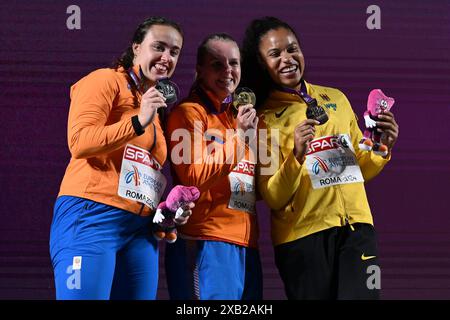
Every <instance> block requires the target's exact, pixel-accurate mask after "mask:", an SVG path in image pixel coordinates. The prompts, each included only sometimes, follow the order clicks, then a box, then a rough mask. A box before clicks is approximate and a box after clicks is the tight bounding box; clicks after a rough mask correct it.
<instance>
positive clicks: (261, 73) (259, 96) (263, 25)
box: [241, 17, 297, 108]
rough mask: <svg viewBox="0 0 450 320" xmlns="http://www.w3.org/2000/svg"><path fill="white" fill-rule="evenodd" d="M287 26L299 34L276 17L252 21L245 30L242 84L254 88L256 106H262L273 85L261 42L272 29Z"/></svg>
mask: <svg viewBox="0 0 450 320" xmlns="http://www.w3.org/2000/svg"><path fill="white" fill-rule="evenodd" d="M279 28H285V29H287V30H289V31H291V32H292V33H293V34H294V35H295V36H296V37H297V34H296V33H295V31H294V30H293V29H292V28H291V26H289V25H288V24H287V23H286V22H283V21H281V20H279V19H278V18H275V17H263V18H260V19H255V20H253V21H252V22H250V25H249V26H248V27H247V29H246V30H245V35H244V40H243V42H242V48H241V54H242V79H241V85H242V86H243V87H248V88H250V89H252V90H253V91H254V92H255V94H256V108H258V107H260V106H261V105H262V104H263V103H264V101H265V100H266V99H267V97H268V96H269V91H270V89H271V88H272V86H273V84H274V83H273V80H272V79H271V77H270V75H269V73H268V72H267V70H265V69H264V68H263V67H262V65H261V55H260V53H259V44H260V42H261V38H262V37H263V36H264V35H265V34H267V33H268V32H269V31H270V30H276V29H279Z"/></svg>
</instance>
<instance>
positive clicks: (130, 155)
mask: <svg viewBox="0 0 450 320" xmlns="http://www.w3.org/2000/svg"><path fill="white" fill-rule="evenodd" d="M124 158H125V159H127V160H131V161H135V162H137V163H140V164H143V165H145V166H147V167H150V168H153V169H155V170H159V169H160V165H159V163H158V162H156V161H155V160H154V159H153V157H152V155H151V154H150V152H148V151H147V150H144V149H140V148H136V147H133V146H130V145H127V147H126V149H125V157H124ZM133 167H134V166H133Z"/></svg>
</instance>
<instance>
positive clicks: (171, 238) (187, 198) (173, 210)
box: [153, 185, 200, 243]
mask: <svg viewBox="0 0 450 320" xmlns="http://www.w3.org/2000/svg"><path fill="white" fill-rule="evenodd" d="M199 197H200V191H199V190H198V189H197V188H196V187H186V186H181V185H178V186H175V187H174V188H173V189H172V190H171V191H170V192H169V195H168V196H167V199H166V201H163V202H161V203H160V204H159V205H158V208H157V209H156V212H155V216H154V217H153V222H154V223H155V224H156V225H155V230H154V232H153V236H154V237H155V238H156V239H157V240H158V241H159V240H162V239H165V240H166V241H167V242H169V243H174V242H175V241H177V228H176V223H175V219H178V218H179V217H181V216H183V213H184V211H185V210H186V207H185V206H186V205H188V204H189V203H191V202H194V201H196V200H197V199H198V198H199Z"/></svg>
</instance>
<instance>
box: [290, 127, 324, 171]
mask: <svg viewBox="0 0 450 320" xmlns="http://www.w3.org/2000/svg"><path fill="white" fill-rule="evenodd" d="M318 124H320V122H319V121H317V120H313V119H306V120H304V121H302V122H300V123H299V124H298V125H297V126H296V127H295V129H294V150H293V151H294V155H295V157H296V158H297V160H298V162H299V163H300V164H303V162H304V161H305V154H306V152H307V151H308V143H309V142H311V141H312V140H313V139H314V137H315V134H316V128H315V127H314V126H315V125H318Z"/></svg>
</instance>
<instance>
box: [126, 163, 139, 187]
mask: <svg viewBox="0 0 450 320" xmlns="http://www.w3.org/2000/svg"><path fill="white" fill-rule="evenodd" d="M140 176H141V174H140V173H139V170H138V168H137V167H136V166H133V170H130V171H129V172H128V173H127V175H126V176H125V182H126V183H127V184H129V183H131V181H132V180H134V185H135V186H136V187H137V186H139V185H140V184H141V178H140Z"/></svg>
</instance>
